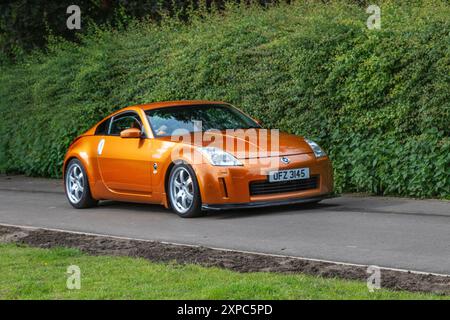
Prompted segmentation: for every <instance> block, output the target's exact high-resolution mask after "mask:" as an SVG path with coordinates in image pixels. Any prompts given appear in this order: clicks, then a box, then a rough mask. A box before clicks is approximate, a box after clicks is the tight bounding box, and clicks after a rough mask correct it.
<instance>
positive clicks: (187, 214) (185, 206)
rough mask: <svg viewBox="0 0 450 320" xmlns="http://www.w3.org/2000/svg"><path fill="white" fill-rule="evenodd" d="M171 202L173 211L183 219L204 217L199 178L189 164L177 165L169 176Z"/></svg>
mask: <svg viewBox="0 0 450 320" xmlns="http://www.w3.org/2000/svg"><path fill="white" fill-rule="evenodd" d="M168 193H169V202H170V206H171V208H172V210H173V211H174V212H175V213H176V214H178V215H179V216H180V217H182V218H193V217H198V216H201V215H203V212H202V210H201V207H202V201H201V197H200V189H199V187H198V182H197V177H196V176H195V172H194V170H193V169H192V167H191V166H190V165H188V164H184V163H180V164H176V165H175V166H174V167H173V168H172V170H171V172H170V175H169V183H168Z"/></svg>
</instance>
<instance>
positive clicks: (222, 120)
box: [146, 105, 261, 137]
mask: <svg viewBox="0 0 450 320" xmlns="http://www.w3.org/2000/svg"><path fill="white" fill-rule="evenodd" d="M146 114H147V117H148V120H149V122H150V125H151V127H152V130H153V132H154V134H155V136H157V137H163V136H170V135H178V134H180V132H176V130H180V129H181V130H183V129H184V130H186V131H188V132H190V133H191V132H195V131H206V130H213V129H215V130H227V129H234V130H237V129H249V128H260V127H261V126H260V125H259V124H258V123H256V122H255V121H254V120H252V119H251V118H249V117H248V116H246V115H245V114H243V113H242V112H240V111H239V110H237V109H235V108H233V107H231V106H228V105H189V106H180V107H166V108H161V109H153V110H147V111H146Z"/></svg>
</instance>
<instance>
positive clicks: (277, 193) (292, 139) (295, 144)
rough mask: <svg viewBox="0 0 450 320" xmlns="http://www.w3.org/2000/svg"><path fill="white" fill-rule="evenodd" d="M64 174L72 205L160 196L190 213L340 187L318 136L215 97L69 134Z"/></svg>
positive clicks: (127, 114)
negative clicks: (276, 125)
mask: <svg viewBox="0 0 450 320" xmlns="http://www.w3.org/2000/svg"><path fill="white" fill-rule="evenodd" d="M299 121H300V120H299ZM63 174H64V186H65V192H66V196H67V199H68V201H69V203H70V204H71V205H72V206H73V207H75V208H88V207H92V206H95V205H96V204H97V203H98V201H100V200H117V201H130V202H142V203H155V204H162V205H164V206H165V207H166V208H171V209H172V210H173V211H175V212H176V213H177V214H178V215H179V216H181V217H186V218H187V217H195V216H199V215H202V214H203V213H205V212H206V211H208V210H222V209H241V208H254V207H266V206H274V205H285V204H294V203H305V202H319V201H320V200H322V199H324V198H326V197H327V196H329V195H330V193H331V192H332V188H333V181H332V180H333V178H332V168H331V163H330V160H329V158H328V157H327V155H326V154H325V152H324V151H323V150H322V149H321V148H320V147H319V146H318V145H317V144H316V143H314V142H313V141H310V140H308V139H305V138H303V137H299V136H295V135H291V134H287V133H283V132H279V131H278V130H274V129H271V130H268V129H264V128H263V127H261V125H260V124H259V122H257V121H256V120H253V119H252V118H250V117H249V116H247V115H245V114H244V113H242V112H241V111H239V110H238V109H236V108H235V107H233V106H231V105H229V104H227V103H224V102H214V101H175V102H160V103H151V104H145V105H138V106H131V107H126V108H124V109H121V110H119V111H117V112H115V113H113V114H111V115H110V116H108V117H106V118H105V119H103V120H102V121H100V122H99V123H97V124H96V125H95V126H94V127H92V128H91V129H89V130H88V131H87V132H85V133H84V134H82V135H81V136H79V137H77V138H76V139H75V140H74V141H73V142H72V144H71V145H70V147H69V149H68V151H67V154H66V156H65V159H64V167H63Z"/></svg>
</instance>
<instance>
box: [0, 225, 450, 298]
mask: <svg viewBox="0 0 450 320" xmlns="http://www.w3.org/2000/svg"><path fill="white" fill-rule="evenodd" d="M0 242H3V243H16V244H25V245H29V246H32V247H39V248H55V247H68V248H77V249H79V250H81V251H82V252H85V253H87V254H90V255H109V256H128V257H139V258H144V259H148V260H150V261H152V262H177V263H182V264H199V265H202V266H205V267H212V266H214V267H219V268H226V269H230V270H233V271H237V272H278V273H290V274H292V273H304V274H309V275H314V276H321V277H328V278H343V279H349V280H360V281H366V280H367V278H368V276H369V275H368V274H367V267H365V266H353V265H342V264H334V263H331V262H321V261H313V260H307V259H302V258H294V257H280V256H271V255H263V254H257V253H244V252H235V251H229V250H218V249H211V248H206V247H195V246H184V245H175V244H167V243H161V242H157V241H143V240H132V239H120V238H115V237H108V236H97V235H86V234H79V233H72V232H63V231H52V230H44V229H29V228H19V227H11V226H2V225H0ZM381 287H383V288H389V289H393V290H407V291H416V292H432V293H436V294H441V295H450V277H446V276H438V275H434V274H417V273H412V272H403V271H395V270H386V269H382V270H381Z"/></svg>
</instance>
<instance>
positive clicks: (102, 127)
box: [95, 119, 111, 136]
mask: <svg viewBox="0 0 450 320" xmlns="http://www.w3.org/2000/svg"><path fill="white" fill-rule="evenodd" d="M110 120H111V119H108V120H105V121H103V122H102V123H100V124H99V125H98V126H97V129H95V135H97V136H104V135H107V134H108V129H109V122H110Z"/></svg>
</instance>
